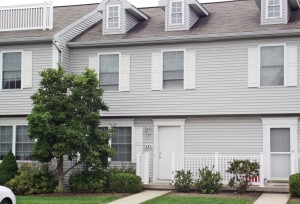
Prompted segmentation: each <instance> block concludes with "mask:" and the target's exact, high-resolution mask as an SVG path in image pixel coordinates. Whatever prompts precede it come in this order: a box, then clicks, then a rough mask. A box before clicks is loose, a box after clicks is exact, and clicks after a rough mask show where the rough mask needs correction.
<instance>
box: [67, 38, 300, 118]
mask: <svg viewBox="0 0 300 204" xmlns="http://www.w3.org/2000/svg"><path fill="white" fill-rule="evenodd" d="M268 43H269V44H274V43H287V45H296V46H298V49H299V45H300V42H299V40H298V38H277V39H260V40H247V41H246V40H240V41H225V42H210V43H192V44H177V45H152V46H150V45H147V46H136V47H118V48H78V49H72V51H71V53H72V56H71V59H72V66H71V67H72V72H73V73H81V72H83V70H84V68H85V67H86V66H87V65H88V58H89V57H90V56H97V54H98V53H99V52H115V51H119V52H121V53H122V54H130V56H131V76H130V78H131V79H130V80H131V81H130V84H131V87H130V92H126V93H122V92H117V91H106V92H105V93H104V100H105V102H106V103H107V105H108V106H109V107H110V111H109V112H105V113H103V114H102V116H115V117H119V116H158V115H159V116H166V115H176V116H178V115H185V116H186V115H236V114H284V113H300V103H299V100H300V98H299V97H300V96H299V92H300V87H299V86H297V87H261V88H248V59H247V58H248V48H250V47H257V46H258V45H260V44H268ZM164 49H187V50H194V51H196V54H197V62H196V88H195V90H183V89H178V90H163V91H151V54H152V53H154V52H160V51H161V50H164ZM299 58H300V52H298V63H299V62H300V59H299ZM298 75H299V70H298ZM299 76H300V75H299ZM298 84H300V79H299V78H298Z"/></svg>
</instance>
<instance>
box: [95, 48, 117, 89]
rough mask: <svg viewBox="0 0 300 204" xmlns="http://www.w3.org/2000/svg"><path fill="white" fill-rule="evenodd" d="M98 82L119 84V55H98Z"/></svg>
mask: <svg viewBox="0 0 300 204" xmlns="http://www.w3.org/2000/svg"><path fill="white" fill-rule="evenodd" d="M99 62H100V63H99V64H100V68H99V69H100V84H101V85H118V84H119V55H118V54H112V55H100V57H99Z"/></svg>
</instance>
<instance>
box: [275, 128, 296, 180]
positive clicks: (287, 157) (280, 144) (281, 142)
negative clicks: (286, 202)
mask: <svg viewBox="0 0 300 204" xmlns="http://www.w3.org/2000/svg"><path fill="white" fill-rule="evenodd" d="M291 141H292V140H291V129H290V128H270V168H271V169H270V177H271V179H272V180H288V178H289V176H290V175H291V149H292V148H291Z"/></svg>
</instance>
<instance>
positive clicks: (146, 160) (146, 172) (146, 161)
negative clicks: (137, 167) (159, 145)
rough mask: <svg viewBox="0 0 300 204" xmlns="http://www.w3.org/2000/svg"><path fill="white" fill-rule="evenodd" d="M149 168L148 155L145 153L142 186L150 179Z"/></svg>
mask: <svg viewBox="0 0 300 204" xmlns="http://www.w3.org/2000/svg"><path fill="white" fill-rule="evenodd" d="M149 166H150V153H149V152H145V158H144V184H148V183H149V178H150V175H149V174H150V172H149Z"/></svg>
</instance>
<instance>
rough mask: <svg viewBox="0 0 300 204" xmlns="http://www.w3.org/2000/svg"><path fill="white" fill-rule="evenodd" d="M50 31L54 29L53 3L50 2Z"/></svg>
mask: <svg viewBox="0 0 300 204" xmlns="http://www.w3.org/2000/svg"><path fill="white" fill-rule="evenodd" d="M48 20H49V25H48V26H49V30H52V29H53V1H50V2H49V19H48Z"/></svg>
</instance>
